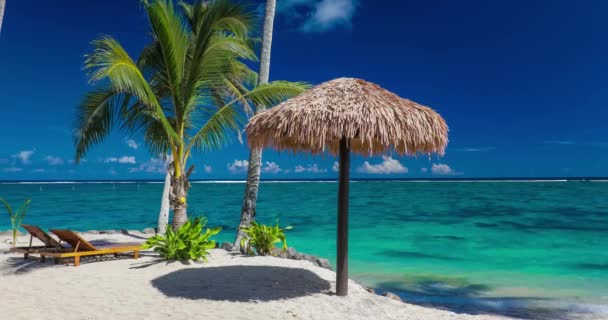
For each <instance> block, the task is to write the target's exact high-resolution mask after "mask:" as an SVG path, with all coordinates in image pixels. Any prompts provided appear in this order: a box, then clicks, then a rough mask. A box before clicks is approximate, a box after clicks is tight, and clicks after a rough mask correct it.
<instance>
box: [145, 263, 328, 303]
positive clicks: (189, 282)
mask: <svg viewBox="0 0 608 320" xmlns="http://www.w3.org/2000/svg"><path fill="white" fill-rule="evenodd" d="M152 285H153V286H154V287H155V288H156V289H158V290H159V291H160V292H162V293H163V294H164V295H166V296H168V297H175V298H185V299H192V300H198V299H206V300H215V301H234V302H247V301H252V300H253V301H256V300H257V301H272V300H280V299H289V298H296V297H302V296H307V295H310V294H314V293H329V290H330V288H331V286H330V283H329V282H328V281H327V280H324V279H321V278H320V277H319V276H318V275H316V274H315V273H313V272H311V271H309V270H306V269H298V268H284V267H273V266H224V267H208V268H189V269H182V270H178V271H175V272H171V273H169V274H166V275H163V276H161V277H159V278H156V279H154V280H152Z"/></svg>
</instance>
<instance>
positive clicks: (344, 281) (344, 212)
mask: <svg viewBox="0 0 608 320" xmlns="http://www.w3.org/2000/svg"><path fill="white" fill-rule="evenodd" d="M349 180H350V146H349V145H348V141H347V139H346V138H342V139H341V140H340V175H339V187H338V188H339V189H338V257H337V260H336V264H337V269H338V272H337V273H336V294H337V295H338V296H346V295H348V183H349Z"/></svg>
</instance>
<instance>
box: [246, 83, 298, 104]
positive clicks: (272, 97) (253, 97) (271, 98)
mask: <svg viewBox="0 0 608 320" xmlns="http://www.w3.org/2000/svg"><path fill="white" fill-rule="evenodd" d="M308 88H310V85H309V84H307V83H304V82H290V81H271V82H268V83H265V84H261V85H259V86H257V87H256V88H254V89H253V90H251V91H249V92H248V93H247V94H245V97H246V98H247V99H249V100H250V101H251V102H252V103H253V105H255V107H256V108H257V109H258V110H264V109H266V108H271V107H274V106H276V105H277V104H279V103H281V102H283V101H285V100H287V99H290V98H293V97H295V96H297V95H299V94H300V93H302V92H304V91H306V89H308Z"/></svg>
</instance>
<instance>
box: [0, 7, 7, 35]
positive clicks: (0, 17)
mask: <svg viewBox="0 0 608 320" xmlns="http://www.w3.org/2000/svg"><path fill="white" fill-rule="evenodd" d="M4 7H6V0H0V31H2V20H3V18H4Z"/></svg>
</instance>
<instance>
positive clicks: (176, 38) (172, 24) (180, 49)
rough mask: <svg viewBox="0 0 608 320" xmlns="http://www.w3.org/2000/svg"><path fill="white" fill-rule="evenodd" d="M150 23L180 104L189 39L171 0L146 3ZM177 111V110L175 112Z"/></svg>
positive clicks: (170, 83) (175, 96)
mask: <svg viewBox="0 0 608 320" xmlns="http://www.w3.org/2000/svg"><path fill="white" fill-rule="evenodd" d="M146 10H147V12H148V17H149V18H150V25H151V26H152V30H153V32H154V35H155V36H156V39H157V41H158V45H159V46H160V48H161V51H162V58H163V60H164V64H163V66H164V68H166V75H167V78H168V79H167V80H168V83H169V86H170V87H171V91H172V92H173V93H174V96H173V98H174V100H176V101H175V104H176V105H177V107H178V108H179V107H180V106H181V103H180V101H179V100H180V99H181V95H179V94H178V93H179V92H180V88H181V82H182V80H183V76H184V65H185V61H186V53H187V51H188V45H189V43H190V42H189V41H188V40H189V39H188V32H187V31H186V28H185V25H184V23H183V21H182V20H181V18H180V15H178V14H177V12H176V11H175V6H174V5H173V1H171V0H155V1H152V2H151V3H149V4H147V5H146ZM177 113H179V112H177Z"/></svg>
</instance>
